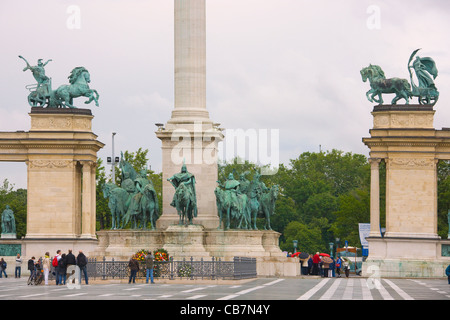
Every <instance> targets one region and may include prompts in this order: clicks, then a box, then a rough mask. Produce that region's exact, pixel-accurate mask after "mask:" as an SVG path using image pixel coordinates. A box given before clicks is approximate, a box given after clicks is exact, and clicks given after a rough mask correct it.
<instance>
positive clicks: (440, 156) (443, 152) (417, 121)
mask: <svg viewBox="0 0 450 320" xmlns="http://www.w3.org/2000/svg"><path fill="white" fill-rule="evenodd" d="M434 114H435V111H434V110H433V107H432V106H421V105H409V106H388V105H383V106H376V107H375V108H374V110H373V112H372V115H373V128H372V129H371V130H370V134H371V137H370V138H364V139H363V142H364V143H365V144H366V145H367V146H368V147H369V148H370V159H369V161H370V163H371V175H372V177H371V220H370V222H371V233H370V237H369V238H368V242H369V257H368V259H367V263H366V264H365V265H366V267H364V268H363V270H366V269H365V268H367V265H370V264H371V263H375V261H377V263H376V264H377V266H378V267H379V268H381V270H380V273H381V274H382V275H385V276H388V275H393V274H396V275H398V276H402V275H403V276H404V275H406V274H411V272H406V271H405V270H407V269H408V268H409V267H407V266H408V265H411V266H415V263H414V261H416V260H420V259H425V260H427V261H428V262H430V263H433V264H435V263H437V264H438V265H443V264H445V263H447V264H448V259H447V258H445V257H442V256H441V255H440V253H438V250H437V247H438V246H439V245H438V244H439V243H440V241H441V240H440V238H439V236H438V234H437V163H438V161H439V160H449V158H450V131H449V130H436V129H434V127H433V120H434ZM381 161H384V162H385V164H386V232H385V236H384V238H380V236H379V235H380V233H379V230H380V224H379V217H380V213H379V179H378V175H379V169H378V167H379V164H380V162H381ZM384 260H386V261H390V262H389V268H388V269H389V270H388V269H386V266H387V265H388V264H386V263H381V261H384ZM392 268H394V269H395V268H398V270H396V271H392ZM402 268H404V269H403V270H402ZM433 268H434V267H433ZM422 269H423V268H422ZM423 270H425V269H423ZM418 274H420V272H418V273H416V275H418ZM441 276H442V275H441Z"/></svg>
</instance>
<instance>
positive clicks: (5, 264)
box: [3, 261, 7, 270]
mask: <svg viewBox="0 0 450 320" xmlns="http://www.w3.org/2000/svg"><path fill="white" fill-rule="evenodd" d="M6 266H7V263H6V261H4V262H3V270H6Z"/></svg>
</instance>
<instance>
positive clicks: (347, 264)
mask: <svg viewBox="0 0 450 320" xmlns="http://www.w3.org/2000/svg"><path fill="white" fill-rule="evenodd" d="M343 264H344V273H345V277H346V278H348V277H349V275H350V263H349V262H348V259H347V258H344V263H343Z"/></svg>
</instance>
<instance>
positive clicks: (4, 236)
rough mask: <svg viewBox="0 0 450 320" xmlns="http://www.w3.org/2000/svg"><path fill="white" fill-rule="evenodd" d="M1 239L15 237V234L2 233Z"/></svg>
mask: <svg viewBox="0 0 450 320" xmlns="http://www.w3.org/2000/svg"><path fill="white" fill-rule="evenodd" d="M1 239H17V235H16V234H15V233H2V235H1Z"/></svg>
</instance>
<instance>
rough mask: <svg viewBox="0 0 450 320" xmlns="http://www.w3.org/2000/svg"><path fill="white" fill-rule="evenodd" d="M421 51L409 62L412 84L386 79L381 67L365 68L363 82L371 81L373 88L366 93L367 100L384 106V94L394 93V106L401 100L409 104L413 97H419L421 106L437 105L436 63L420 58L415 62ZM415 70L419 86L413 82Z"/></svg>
mask: <svg viewBox="0 0 450 320" xmlns="http://www.w3.org/2000/svg"><path fill="white" fill-rule="evenodd" d="M419 50H420V49H417V50H415V51H414V52H413V53H412V54H411V56H410V58H409V62H408V71H409V75H410V81H411V84H410V83H409V82H408V80H406V79H400V78H390V79H386V77H385V75H384V71H383V70H382V69H381V67H380V66H377V65H372V64H371V65H369V66H368V67H366V68H363V69H362V70H361V71H360V73H361V77H362V80H363V82H366V81H367V80H369V83H370V87H371V88H370V90H369V91H367V93H366V96H367V99H368V100H369V101H370V102H377V103H378V104H380V105H381V104H383V98H382V94H386V93H394V94H395V97H394V98H393V99H392V101H391V104H393V105H395V104H397V101H398V100H400V99H405V101H406V104H409V99H410V98H412V97H417V98H418V101H419V104H421V105H432V106H433V105H435V104H436V102H437V100H438V98H439V92H438V91H437V89H436V86H435V84H434V81H433V80H434V79H436V77H437V75H438V70H437V68H436V63H435V62H434V60H433V59H432V58H429V57H425V58H420V57H418V56H417V57H416V59H415V60H414V61H413V58H414V56H416V54H417V52H418V51H419ZM411 62H412V64H411ZM413 70H414V72H415V74H416V77H417V79H418V82H419V85H418V86H417V85H416V84H415V83H414V81H413V72H412V71H413Z"/></svg>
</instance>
